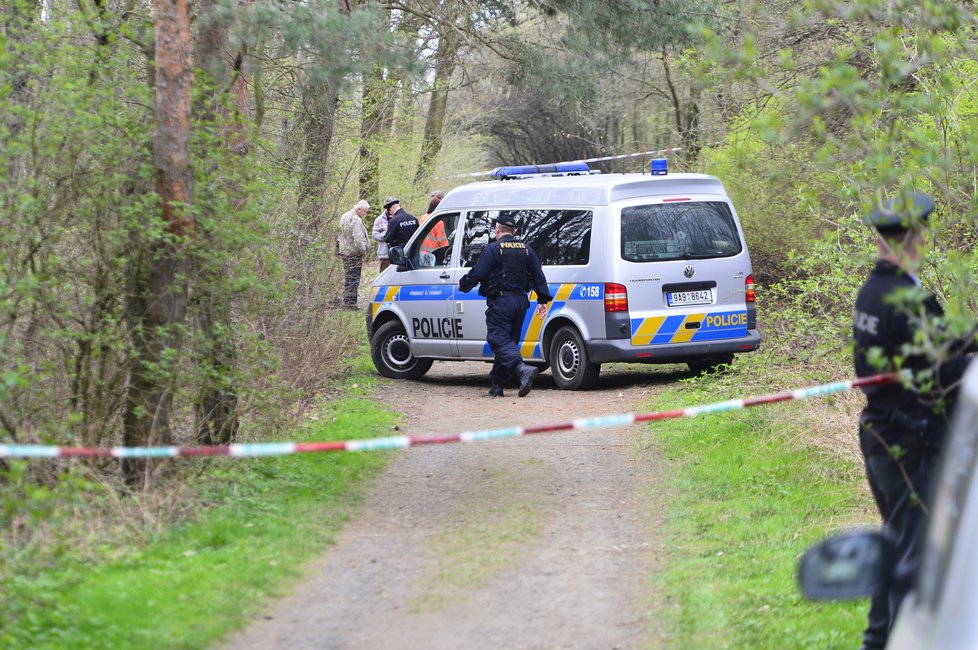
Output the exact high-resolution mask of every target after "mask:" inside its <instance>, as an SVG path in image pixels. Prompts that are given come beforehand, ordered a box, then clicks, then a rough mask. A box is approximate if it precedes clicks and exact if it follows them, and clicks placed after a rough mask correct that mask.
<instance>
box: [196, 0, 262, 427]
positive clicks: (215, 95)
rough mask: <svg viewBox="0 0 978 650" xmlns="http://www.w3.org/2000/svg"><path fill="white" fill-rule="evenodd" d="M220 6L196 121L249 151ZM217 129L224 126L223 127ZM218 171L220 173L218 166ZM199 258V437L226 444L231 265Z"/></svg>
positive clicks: (240, 59) (230, 408) (205, 19)
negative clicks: (228, 280)
mask: <svg viewBox="0 0 978 650" xmlns="http://www.w3.org/2000/svg"><path fill="white" fill-rule="evenodd" d="M216 8H217V2H216V0H203V2H202V3H201V6H200V13H201V16H202V23H203V25H202V27H201V29H200V32H199V35H198V39H197V47H196V57H195V58H196V60H197V61H198V62H199V65H200V67H201V68H202V69H203V70H205V71H206V73H207V83H206V84H205V91H206V92H203V93H201V95H200V96H201V98H202V99H201V101H199V102H198V105H197V106H196V107H195V113H196V115H197V120H196V121H197V122H199V123H201V124H204V125H205V128H209V129H211V130H212V131H214V135H215V136H217V138H216V139H217V140H218V141H219V142H221V143H222V144H223V146H224V147H225V148H226V149H228V150H229V151H231V152H233V153H237V154H238V155H240V156H244V155H246V153H247V151H248V147H249V142H248V138H247V135H246V133H245V129H244V126H243V123H242V122H243V120H242V119H241V118H243V117H246V116H247V115H248V113H249V107H248V78H247V74H246V69H245V65H244V56H245V53H244V52H243V51H238V52H231V51H229V47H230V43H229V38H228V27H227V25H223V24H221V23H219V22H218V20H217V19H216V16H215V15H214V10H215V9H216ZM225 94H230V95H231V96H232V97H233V103H232V104H233V107H234V108H233V111H234V115H231V114H229V111H228V109H227V108H226V107H227V105H228V103H227V102H226V101H225V98H224V97H223V95H225ZM217 129H221V130H220V131H219V132H218V131H217ZM214 172H215V173H219V170H218V169H215V170H214ZM225 184H226V186H227V188H228V196H229V197H230V202H231V209H232V210H235V211H238V210H240V209H241V208H243V207H244V204H245V202H246V200H247V199H246V197H245V196H244V193H243V192H242V191H241V189H240V188H239V187H238V186H237V182H236V180H235V178H234V176H233V174H232V176H231V177H230V178H227V179H226V180H225ZM202 216H204V215H202ZM208 216H209V218H208V219H206V220H203V222H204V223H208V224H216V223H218V222H219V221H220V219H219V217H218V215H213V214H212V215H208ZM199 236H200V237H201V238H202V239H203V240H204V245H203V246H202V247H201V249H202V253H203V254H204V255H206V254H207V252H208V251H210V250H212V249H214V248H215V247H216V246H217V245H218V244H217V242H215V243H214V246H211V245H208V243H207V242H208V241H210V240H213V239H214V234H213V233H212V232H211V231H210V228H209V227H207V228H205V227H201V228H200V235H199ZM198 262H199V263H200V264H199V266H200V267H201V272H200V273H198V276H199V277H198V280H199V284H198V289H197V291H196V300H195V302H196V305H195V307H196V309H195V313H194V315H195V321H196V326H197V332H198V333H199V335H200V336H201V338H202V341H201V346H202V350H201V354H202V356H203V380H202V382H201V385H200V388H199V391H198V393H197V398H196V400H195V403H194V416H195V420H196V437H197V443H198V444H201V445H213V444H219V445H223V444H228V443H229V442H231V441H232V440H234V438H235V436H236V434H237V431H238V425H239V422H238V397H237V390H236V388H235V384H234V372H235V370H236V369H237V365H238V359H237V348H236V344H235V340H234V326H233V323H232V309H231V304H230V296H229V295H228V293H227V289H226V280H227V277H228V270H227V268H226V267H225V265H224V264H215V260H212V259H199V260H198Z"/></svg>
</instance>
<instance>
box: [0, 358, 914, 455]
mask: <svg viewBox="0 0 978 650" xmlns="http://www.w3.org/2000/svg"><path fill="white" fill-rule="evenodd" d="M895 379H896V375H895V374H888V375H874V376H872V377H863V378H861V379H854V380H849V381H840V382H836V383H832V384H822V385H821V386H810V387H808V388H799V389H796V390H790V391H784V392H781V393H774V394H771V395H764V396H761V397H748V398H745V399H732V400H727V401H725V402H714V403H712V404H704V405H702V406H692V407H689V408H685V409H676V410H674V411H659V412H656V413H645V414H635V413H625V414H622V415H602V416H598V417H591V418H579V419H576V420H573V421H571V422H564V423H559V424H542V425H537V426H532V427H509V428H504V429H488V430H485V431H465V432H462V433H458V434H451V435H434V436H391V437H387V438H367V439H364V440H338V441H334V442H258V443H252V444H240V445H237V444H236V445H228V446H220V447H217V446H213V447H109V448H95V447H56V446H47V445H0V458H54V457H58V456H89V457H93V456H100V457H114V458H172V457H176V456H238V457H244V456H250V457H254V456H285V455H288V454H302V453H309V452H324V451H376V450H379V449H401V448H404V447H411V446H415V445H432V444H441V443H446V442H479V441H481V440H491V439H494V438H512V437H516V436H523V435H528V434H532V433H550V432H553V431H570V430H580V429H597V428H601V427H618V426H626V425H629V424H634V423H636V422H651V421H653V420H668V419H671V418H681V417H695V416H697V415H704V414H706V413H721V412H723V411H734V410H738V409H744V408H748V407H750V406H759V405H761V404H773V403H775V402H788V401H791V400H799V399H808V398H811V397H823V396H825V395H832V394H834V393H841V392H844V391H847V390H852V389H853V388H859V387H861V386H872V385H880V384H888V383H891V382H893V381H894V380H895Z"/></svg>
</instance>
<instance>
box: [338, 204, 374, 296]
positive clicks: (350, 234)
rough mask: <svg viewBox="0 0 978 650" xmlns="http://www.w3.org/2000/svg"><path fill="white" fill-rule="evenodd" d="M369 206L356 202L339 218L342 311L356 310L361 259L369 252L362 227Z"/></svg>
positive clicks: (368, 244) (365, 230)
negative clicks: (342, 278)
mask: <svg viewBox="0 0 978 650" xmlns="http://www.w3.org/2000/svg"><path fill="white" fill-rule="evenodd" d="M369 209H370V204H368V203H367V202H366V201H360V202H358V203H357V204H356V205H355V206H353V208H352V209H351V210H349V211H347V212H344V213H343V216H342V217H340V235H339V237H338V238H337V249H338V252H339V255H340V259H341V260H343V271H344V275H345V278H344V283H343V309H356V308H357V293H358V292H359V289H360V274H361V273H362V271H363V258H364V257H365V256H366V255H367V253H369V252H370V238H369V237H368V236H367V229H366V227H365V226H364V225H363V218H364V217H365V216H366V215H367V210H369Z"/></svg>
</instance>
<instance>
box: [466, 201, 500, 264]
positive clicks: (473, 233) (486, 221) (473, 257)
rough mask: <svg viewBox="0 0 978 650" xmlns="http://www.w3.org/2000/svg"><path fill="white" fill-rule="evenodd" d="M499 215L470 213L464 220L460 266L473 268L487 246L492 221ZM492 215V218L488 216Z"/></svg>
mask: <svg viewBox="0 0 978 650" xmlns="http://www.w3.org/2000/svg"><path fill="white" fill-rule="evenodd" d="M498 214H499V211H498V210H493V211H492V212H488V211H485V210H483V211H481V212H470V213H469V216H468V217H466V219H465V231H464V232H463V233H462V259H461V265H462V266H475V263H476V261H478V259H479V255H481V254H482V251H483V249H485V247H486V246H488V245H489V240H490V237H491V236H492V233H493V225H492V220H493V219H495V218H496V215H498ZM490 215H492V216H490Z"/></svg>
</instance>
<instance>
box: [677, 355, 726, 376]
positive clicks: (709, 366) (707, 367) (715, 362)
mask: <svg viewBox="0 0 978 650" xmlns="http://www.w3.org/2000/svg"><path fill="white" fill-rule="evenodd" d="M732 363H733V355H732V354H721V355H719V356H716V357H710V358H708V359H697V360H696V361H688V362H686V365H687V366H689V369H690V370H691V371H692V372H693V374H694V375H702V374H703V373H704V372H705V373H707V374H713V373H715V372H717V371H718V370H720V366H729V365H730V364H732Z"/></svg>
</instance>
